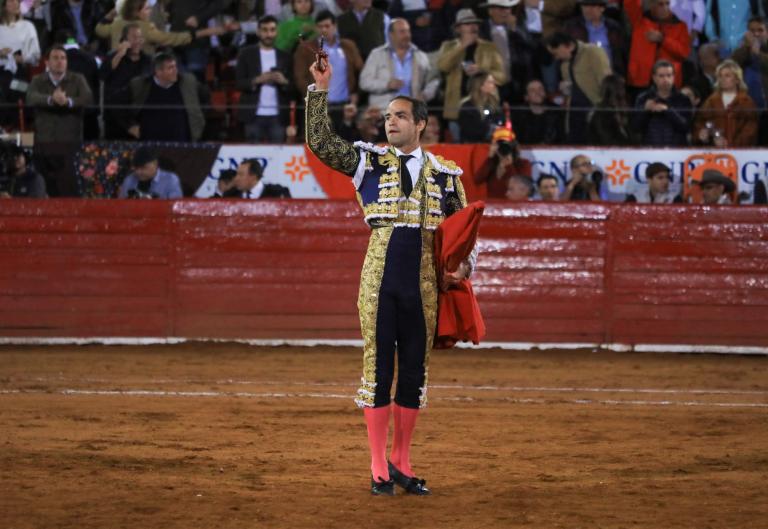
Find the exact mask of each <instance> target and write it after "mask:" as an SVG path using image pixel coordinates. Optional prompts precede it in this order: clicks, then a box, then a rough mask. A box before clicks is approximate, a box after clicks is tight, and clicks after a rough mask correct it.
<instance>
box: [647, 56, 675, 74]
mask: <svg viewBox="0 0 768 529" xmlns="http://www.w3.org/2000/svg"><path fill="white" fill-rule="evenodd" d="M660 68H672V69H673V70H674V69H675V65H674V64H672V63H671V62H669V61H668V60H666V59H659V60H658V61H656V62H655V63H653V68H651V75H656V72H658V71H659V69H660Z"/></svg>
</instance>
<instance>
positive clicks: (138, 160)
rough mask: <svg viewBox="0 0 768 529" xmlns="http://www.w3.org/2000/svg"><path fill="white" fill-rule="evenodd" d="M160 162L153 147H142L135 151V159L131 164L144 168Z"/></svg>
mask: <svg viewBox="0 0 768 529" xmlns="http://www.w3.org/2000/svg"><path fill="white" fill-rule="evenodd" d="M157 160H158V155H157V151H156V150H154V149H153V148H152V147H145V146H141V147H139V148H138V149H136V150H135V151H133V158H132V159H131V164H132V165H133V167H144V166H145V165H147V164H148V163H150V162H156V161H157Z"/></svg>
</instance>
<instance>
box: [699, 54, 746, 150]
mask: <svg viewBox="0 0 768 529" xmlns="http://www.w3.org/2000/svg"><path fill="white" fill-rule="evenodd" d="M715 76H716V77H717V82H716V83H715V91H714V92H712V95H710V96H709V97H708V98H707V100H706V101H704V104H702V105H701V108H700V109H699V110H698V112H697V113H696V118H695V120H694V124H693V138H694V141H697V142H698V143H700V144H704V145H714V146H715V147H749V146H753V145H756V144H757V133H758V122H759V113H758V109H757V105H755V102H754V101H753V100H752V98H751V97H749V94H748V93H747V85H746V84H745V83H744V77H743V74H742V70H741V67H740V66H739V65H738V64H737V63H736V62H735V61H732V60H731V59H727V60H725V61H723V62H721V63H720V64H719V65H718V67H717V69H716V70H715Z"/></svg>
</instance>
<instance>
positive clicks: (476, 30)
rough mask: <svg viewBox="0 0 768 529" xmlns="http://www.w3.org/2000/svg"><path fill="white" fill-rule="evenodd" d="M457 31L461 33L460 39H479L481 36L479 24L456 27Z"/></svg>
mask: <svg viewBox="0 0 768 529" xmlns="http://www.w3.org/2000/svg"><path fill="white" fill-rule="evenodd" d="M456 31H457V32H458V33H459V38H464V37H477V36H478V35H479V34H480V26H479V25H478V24H461V25H459V26H457V27H456Z"/></svg>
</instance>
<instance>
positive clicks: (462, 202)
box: [445, 175, 467, 217]
mask: <svg viewBox="0 0 768 529" xmlns="http://www.w3.org/2000/svg"><path fill="white" fill-rule="evenodd" d="M448 178H449V180H448V186H447V187H446V189H445V190H446V191H447V192H448V194H447V196H446V197H445V209H446V211H445V216H446V217H450V216H451V215H453V214H454V213H456V212H457V211H459V210H460V209H464V207H466V205H467V195H466V194H465V193H464V186H463V185H462V184H461V178H459V176H458V175H455V176H450V177H448Z"/></svg>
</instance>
